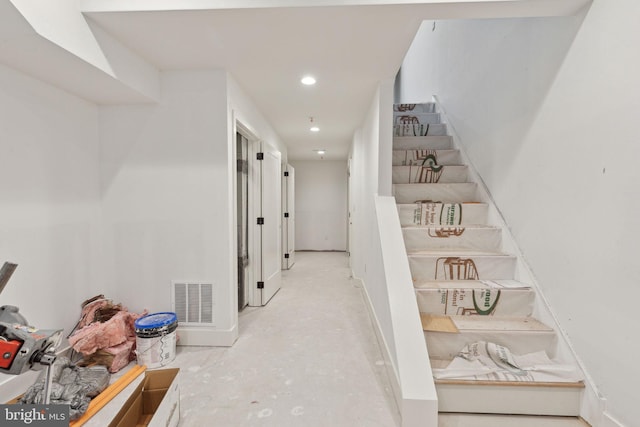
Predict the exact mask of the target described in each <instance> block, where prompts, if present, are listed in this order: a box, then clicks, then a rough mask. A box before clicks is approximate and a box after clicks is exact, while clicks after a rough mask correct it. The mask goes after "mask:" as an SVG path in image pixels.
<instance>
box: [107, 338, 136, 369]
mask: <svg viewBox="0 0 640 427" xmlns="http://www.w3.org/2000/svg"><path fill="white" fill-rule="evenodd" d="M134 345H135V341H132V340H127V341H125V342H123V343H122V344H118V345H116V346H114V347H109V348H105V349H104V351H106V352H107V353H111V354H113V361H112V362H111V366H108V368H109V372H112V373H113V372H118V371H119V370H120V369H122V368H124V367H125V366H127V365H128V364H129V362H130V360H131V355H132V354H134V353H133V349H134Z"/></svg>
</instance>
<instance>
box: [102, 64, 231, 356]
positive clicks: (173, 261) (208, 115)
mask: <svg viewBox="0 0 640 427" xmlns="http://www.w3.org/2000/svg"><path fill="white" fill-rule="evenodd" d="M100 126H101V132H100V136H101V149H102V151H101V186H102V198H103V206H104V223H105V247H106V254H105V262H106V272H107V274H108V278H109V280H111V281H113V282H114V283H115V284H116V287H117V291H116V292H115V294H114V297H115V298H117V299H118V300H119V301H122V302H123V303H125V304H127V305H128V306H129V308H130V309H132V310H135V311H140V310H142V309H147V310H149V311H150V312H158V311H171V293H170V291H171V287H170V284H171V281H172V280H193V281H203V282H201V283H209V282H211V283H213V284H214V286H215V287H216V290H215V300H216V306H215V307H214V311H215V324H216V329H217V333H216V334H212V335H219V337H220V338H219V339H220V341H219V343H220V344H230V343H231V342H233V340H234V339H235V336H237V330H236V327H237V312H236V308H235V306H234V305H233V304H234V301H235V298H236V295H235V292H236V291H235V289H236V288H235V286H236V285H235V282H234V277H233V272H234V265H235V264H234V263H235V259H236V258H235V253H234V252H233V251H232V247H233V242H232V241H231V239H232V235H233V230H234V228H233V224H234V223H233V220H234V219H233V216H232V211H233V210H232V207H231V206H230V200H231V193H232V192H231V188H232V185H231V182H232V176H233V173H232V171H231V169H230V166H229V165H230V158H231V155H230V149H229V146H230V141H229V140H228V132H227V129H228V126H229V123H228V116H227V74H226V72H224V71H221V70H220V71H216V70H212V71H171V72H165V73H163V76H162V99H161V101H160V102H159V104H157V105H137V106H114V107H102V108H101V109H100ZM230 230H231V231H230ZM218 332H219V333H218ZM212 339H213V338H212Z"/></svg>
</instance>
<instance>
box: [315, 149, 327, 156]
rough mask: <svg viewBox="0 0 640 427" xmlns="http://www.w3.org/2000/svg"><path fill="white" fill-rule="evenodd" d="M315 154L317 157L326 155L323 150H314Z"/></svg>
mask: <svg viewBox="0 0 640 427" xmlns="http://www.w3.org/2000/svg"><path fill="white" fill-rule="evenodd" d="M316 153H318V155H320V156H322V155H323V154H324V153H326V151H324V150H316Z"/></svg>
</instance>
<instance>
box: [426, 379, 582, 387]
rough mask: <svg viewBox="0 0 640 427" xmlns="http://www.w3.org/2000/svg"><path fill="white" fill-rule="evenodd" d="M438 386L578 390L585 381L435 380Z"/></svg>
mask: <svg viewBox="0 0 640 427" xmlns="http://www.w3.org/2000/svg"><path fill="white" fill-rule="evenodd" d="M434 382H435V383H436V384H451V385H456V384H458V385H463V386H469V385H477V386H490V387H498V386H504V387H561V388H578V389H582V388H584V387H585V385H584V381H575V382H574V381H570V382H569V381H553V382H552V381H504V380H495V381H492V380H456V379H434Z"/></svg>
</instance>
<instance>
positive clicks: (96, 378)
mask: <svg viewBox="0 0 640 427" xmlns="http://www.w3.org/2000/svg"><path fill="white" fill-rule="evenodd" d="M51 369H52V372H51V379H52V380H51V399H50V402H51V403H52V404H60V405H69V418H70V419H71V420H76V419H78V418H80V417H81V416H82V415H83V414H84V413H85V412H87V408H88V407H89V403H90V402H91V399H92V398H94V397H95V396H97V395H98V394H100V393H101V392H102V391H103V390H104V389H105V388H107V386H109V380H110V378H111V374H110V373H109V371H108V370H107V368H106V366H99V365H98V366H91V367H87V368H81V367H79V366H76V365H75V364H73V363H71V362H70V360H69V359H67V358H66V357H58V358H57V359H56V361H55V363H54V364H53V366H52V367H51ZM46 378H47V372H46V370H43V371H41V372H40V375H39V376H38V379H37V380H36V382H35V383H33V385H31V386H30V387H29V388H28V389H27V391H26V393H25V394H24V395H23V396H22V398H20V401H19V403H24V404H44V402H45V395H44V388H45V381H46Z"/></svg>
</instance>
